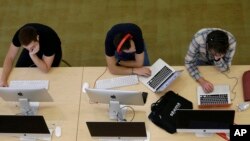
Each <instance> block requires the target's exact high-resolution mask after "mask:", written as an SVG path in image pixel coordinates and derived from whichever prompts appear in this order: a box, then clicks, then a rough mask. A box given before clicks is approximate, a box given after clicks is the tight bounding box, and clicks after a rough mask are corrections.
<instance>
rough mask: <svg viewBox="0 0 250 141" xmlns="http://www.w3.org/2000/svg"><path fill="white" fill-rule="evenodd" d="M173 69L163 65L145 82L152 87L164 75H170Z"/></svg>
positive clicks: (163, 77) (156, 84)
mask: <svg viewBox="0 0 250 141" xmlns="http://www.w3.org/2000/svg"><path fill="white" fill-rule="evenodd" d="M172 72H173V71H172V70H171V69H169V68H168V67H167V66H164V67H163V68H162V69H161V70H160V71H159V72H158V73H157V74H156V75H155V76H154V77H153V78H152V79H151V80H149V81H148V82H147V83H148V85H149V86H151V87H152V88H154V89H155V88H156V87H157V86H158V85H159V84H160V83H161V82H162V81H163V80H164V79H165V78H166V77H168V76H169V75H171V73H172Z"/></svg>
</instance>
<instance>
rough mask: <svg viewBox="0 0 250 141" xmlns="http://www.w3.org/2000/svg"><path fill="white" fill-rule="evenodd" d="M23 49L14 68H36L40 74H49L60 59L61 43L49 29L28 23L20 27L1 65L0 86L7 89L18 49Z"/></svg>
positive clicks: (41, 25)
mask: <svg viewBox="0 0 250 141" xmlns="http://www.w3.org/2000/svg"><path fill="white" fill-rule="evenodd" d="M21 47H23V48H24V49H23V50H22V52H21V54H20V56H19V59H18V60H17V63H16V67H37V68H39V69H40V70H41V71H42V72H45V73H47V72H49V70H50V68H51V67H57V66H59V64H60V61H61V58H62V50H61V41H60V38H59V37H58V35H57V33H56V32H55V31H54V30H53V29H52V28H50V27H48V26H46V25H43V24H39V23H29V24H26V25H24V26H22V27H21V28H20V29H19V30H18V31H17V32H16V33H15V35H14V37H13V39H12V43H11V45H10V47H9V50H8V52H7V55H6V57H5V60H4V64H3V71H2V74H1V78H0V86H1V87H7V86H8V83H7V80H8V77H9V75H10V72H11V70H12V66H13V62H14V60H15V58H16V56H17V54H18V51H19V49H20V48H21Z"/></svg>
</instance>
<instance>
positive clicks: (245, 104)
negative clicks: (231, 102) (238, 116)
mask: <svg viewBox="0 0 250 141" xmlns="http://www.w3.org/2000/svg"><path fill="white" fill-rule="evenodd" d="M249 105H250V104H249V103H248V102H242V103H240V104H238V105H237V107H238V110H239V111H245V110H247V109H248V108H249Z"/></svg>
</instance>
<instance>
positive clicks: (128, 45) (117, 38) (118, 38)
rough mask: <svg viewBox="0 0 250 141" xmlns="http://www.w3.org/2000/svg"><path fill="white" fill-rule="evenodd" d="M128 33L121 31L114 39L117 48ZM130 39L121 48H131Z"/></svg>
mask: <svg viewBox="0 0 250 141" xmlns="http://www.w3.org/2000/svg"><path fill="white" fill-rule="evenodd" d="M127 34H128V33H119V34H117V35H116V36H115V38H114V40H113V44H114V45H115V47H116V48H117V47H118V45H119V43H120V42H121V40H122V39H123V38H124V37H125V36H126V35H127ZM130 46H131V45H130V39H127V40H126V41H125V42H124V43H123V45H122V47H121V49H120V50H125V49H129V48H130Z"/></svg>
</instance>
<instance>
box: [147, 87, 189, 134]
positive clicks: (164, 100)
mask: <svg viewBox="0 0 250 141" xmlns="http://www.w3.org/2000/svg"><path fill="white" fill-rule="evenodd" d="M178 109H193V104H192V102H190V101H189V100H187V99H185V98H183V97H181V96H179V95H178V94H176V93H174V92H173V91H168V92H167V93H165V94H164V95H163V96H162V97H161V98H160V99H159V100H157V101H156V102H155V103H152V105H151V113H150V114H149V116H148V118H149V119H150V120H151V121H152V122H153V123H154V124H156V125H157V126H159V127H161V128H162V129H164V130H166V131H167V132H169V133H171V134H173V133H175V132H176V123H175V113H176V111H177V110H178Z"/></svg>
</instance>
